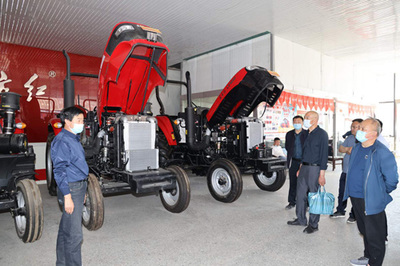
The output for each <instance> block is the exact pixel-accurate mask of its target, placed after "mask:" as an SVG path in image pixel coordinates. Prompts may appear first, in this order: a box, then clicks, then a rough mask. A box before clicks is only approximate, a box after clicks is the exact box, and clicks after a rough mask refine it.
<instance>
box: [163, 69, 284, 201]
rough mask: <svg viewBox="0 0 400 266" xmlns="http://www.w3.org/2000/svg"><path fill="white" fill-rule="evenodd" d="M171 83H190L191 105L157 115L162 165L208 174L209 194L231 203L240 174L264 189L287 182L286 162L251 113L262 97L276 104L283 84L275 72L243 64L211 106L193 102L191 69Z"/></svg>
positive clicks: (240, 184)
mask: <svg viewBox="0 0 400 266" xmlns="http://www.w3.org/2000/svg"><path fill="white" fill-rule="evenodd" d="M168 82H172V83H176V84H181V85H184V86H186V88H187V107H186V109H185V112H184V113H179V114H178V115H177V116H169V115H165V114H162V115H160V116H157V120H158V124H159V127H160V129H161V131H162V133H160V134H159V146H160V162H161V165H162V166H164V167H166V166H170V165H182V166H185V167H187V168H189V169H191V170H192V171H193V172H194V173H196V174H199V175H207V184H208V188H209V190H210V193H211V195H212V196H213V197H214V198H215V199H216V200H218V201H222V202H228V203H229V202H233V201H235V200H236V199H238V198H239V196H240V194H241V193H242V188H243V181H242V177H241V173H247V174H252V175H253V178H254V181H255V183H256V184H257V186H258V187H259V188H260V189H262V190H267V191H276V190H278V189H280V188H281V187H282V186H283V184H284V183H285V179H286V166H285V165H286V161H284V160H281V159H279V158H276V157H273V156H272V149H271V148H267V147H266V146H265V144H264V123H263V122H262V121H261V120H260V119H257V118H254V117H249V115H250V114H251V113H252V112H253V110H254V109H255V108H256V107H257V106H258V105H259V104H260V103H261V102H263V101H265V102H267V103H268V105H269V106H271V107H272V106H273V105H274V104H275V103H276V101H277V100H278V98H279V96H280V95H281V92H282V90H283V84H282V83H281V82H280V81H279V79H278V77H277V74H276V73H274V72H270V71H268V70H267V69H265V68H262V67H258V66H252V67H246V68H243V69H241V70H240V71H239V72H238V73H237V74H236V75H235V76H234V77H233V78H232V79H231V80H230V81H229V83H228V84H227V85H226V86H225V88H224V89H223V90H222V91H221V93H220V94H219V96H218V97H217V99H216V101H215V102H214V104H213V105H212V107H211V108H203V107H199V106H194V104H193V103H192V99H191V84H190V74H189V72H187V73H186V82H180V81H168ZM157 89H158V88H157ZM158 100H159V98H158ZM159 102H160V100H159ZM160 106H163V105H162V103H161V102H160ZM161 112H162V113H163V109H161Z"/></svg>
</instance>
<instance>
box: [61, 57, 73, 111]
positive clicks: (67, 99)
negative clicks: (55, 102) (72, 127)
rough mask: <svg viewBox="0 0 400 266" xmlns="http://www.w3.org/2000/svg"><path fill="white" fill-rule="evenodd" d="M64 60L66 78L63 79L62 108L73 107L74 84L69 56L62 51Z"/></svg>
mask: <svg viewBox="0 0 400 266" xmlns="http://www.w3.org/2000/svg"><path fill="white" fill-rule="evenodd" d="M63 54H64V56H65V59H66V60H67V76H66V77H65V79H64V108H67V107H70V106H74V105H75V84H74V81H73V80H72V79H71V64H70V60H69V56H68V54H67V52H66V51H65V50H63Z"/></svg>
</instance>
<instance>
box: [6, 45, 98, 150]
mask: <svg viewBox="0 0 400 266" xmlns="http://www.w3.org/2000/svg"><path fill="white" fill-rule="evenodd" d="M69 56H70V58H71V72H81V73H88V74H96V75H97V74H98V72H99V68H100V62H101V59H100V58H96V57H90V56H82V55H76V54H70V55H69ZM0 71H1V76H0V91H5V90H7V89H9V91H11V92H15V93H18V94H21V95H22V97H21V103H20V105H21V110H20V112H19V115H18V116H19V117H20V118H21V120H22V121H23V122H24V123H26V124H27V127H26V129H25V132H26V133H27V135H28V141H29V142H45V141H46V139H47V125H48V122H49V120H50V119H51V118H53V117H55V114H57V113H59V112H60V110H61V109H62V108H63V102H64V100H63V95H64V93H63V80H64V78H65V75H66V61H65V58H64V56H63V54H62V52H61V51H50V50H44V49H38V48H32V47H26V46H20V45H14V44H7V43H1V42H0ZM73 79H74V80H75V95H76V99H75V102H76V103H78V95H79V100H80V104H81V105H82V104H83V101H85V100H87V99H90V100H96V98H97V88H98V81H97V79H94V78H85V77H73ZM94 106H95V105H94V104H92V105H91V106H90V105H87V106H85V107H86V108H88V109H93V108H94Z"/></svg>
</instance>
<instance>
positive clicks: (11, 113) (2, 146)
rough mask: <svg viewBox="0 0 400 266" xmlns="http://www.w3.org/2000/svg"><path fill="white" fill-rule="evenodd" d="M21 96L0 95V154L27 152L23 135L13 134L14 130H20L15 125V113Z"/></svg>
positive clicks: (12, 94) (18, 125)
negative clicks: (0, 121)
mask: <svg viewBox="0 0 400 266" xmlns="http://www.w3.org/2000/svg"><path fill="white" fill-rule="evenodd" d="M20 97H21V96H20V95H19V94H16V93H12V92H3V93H1V101H0V102H1V107H0V118H3V123H2V124H3V125H1V124H0V130H1V131H2V134H0V153H1V154H9V153H20V152H25V151H26V150H27V138H26V135H25V134H14V131H15V128H16V127H17V128H22V127H21V125H20V124H17V125H16V124H15V113H16V111H18V110H19V98H20Z"/></svg>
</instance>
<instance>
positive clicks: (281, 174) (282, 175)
mask: <svg viewBox="0 0 400 266" xmlns="http://www.w3.org/2000/svg"><path fill="white" fill-rule="evenodd" d="M253 179H254V182H255V183H256V185H257V186H258V187H259V188H260V189H262V190H266V191H277V190H279V189H280V188H281V187H282V186H283V184H285V181H286V171H285V170H280V171H276V172H271V173H265V172H260V173H254V174H253Z"/></svg>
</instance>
